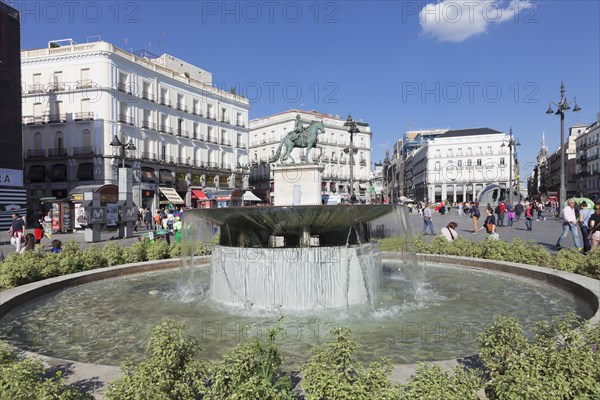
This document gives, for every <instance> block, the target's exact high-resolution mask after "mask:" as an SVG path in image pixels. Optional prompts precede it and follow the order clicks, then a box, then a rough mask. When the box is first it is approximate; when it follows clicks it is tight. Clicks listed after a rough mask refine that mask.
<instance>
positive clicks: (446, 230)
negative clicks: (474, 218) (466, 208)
mask: <svg viewBox="0 0 600 400" xmlns="http://www.w3.org/2000/svg"><path fill="white" fill-rule="evenodd" d="M457 226H458V224H457V223H456V222H454V221H453V222H450V223H448V225H446V226H445V227H443V228H442V229H440V233H441V234H442V236H443V237H445V238H446V240H447V241H449V242H452V241H454V240H456V239H457V238H458V233H457V232H456V227H457Z"/></svg>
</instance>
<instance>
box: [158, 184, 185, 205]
mask: <svg viewBox="0 0 600 400" xmlns="http://www.w3.org/2000/svg"><path fill="white" fill-rule="evenodd" d="M158 190H160V192H161V193H162V194H164V195H165V197H166V198H167V200H169V203H171V204H185V201H183V199H182V198H181V196H179V193H177V191H176V190H175V189H173V188H169V187H161V186H159V187H158Z"/></svg>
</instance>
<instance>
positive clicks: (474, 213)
mask: <svg viewBox="0 0 600 400" xmlns="http://www.w3.org/2000/svg"><path fill="white" fill-rule="evenodd" d="M479 218H481V212H480V211H479V205H478V204H474V203H473V202H471V219H473V233H477V232H479V228H478V227H477V221H478V220H479Z"/></svg>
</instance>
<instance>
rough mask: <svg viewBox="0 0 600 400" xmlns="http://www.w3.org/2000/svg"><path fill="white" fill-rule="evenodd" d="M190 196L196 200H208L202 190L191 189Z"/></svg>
mask: <svg viewBox="0 0 600 400" xmlns="http://www.w3.org/2000/svg"><path fill="white" fill-rule="evenodd" d="M192 196H194V197H195V198H196V199H198V200H209V198H208V196H207V195H206V193H204V191H203V190H198V189H192Z"/></svg>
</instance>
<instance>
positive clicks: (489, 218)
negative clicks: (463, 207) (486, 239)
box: [478, 207, 496, 235]
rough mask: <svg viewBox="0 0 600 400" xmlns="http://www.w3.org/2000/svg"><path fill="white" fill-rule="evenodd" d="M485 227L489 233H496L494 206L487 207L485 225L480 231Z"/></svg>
mask: <svg viewBox="0 0 600 400" xmlns="http://www.w3.org/2000/svg"><path fill="white" fill-rule="evenodd" d="M483 229H485V230H486V232H487V233H488V235H493V234H495V233H496V217H494V209H493V208H492V207H488V208H486V209H485V221H483V226H482V227H481V228H479V229H478V231H481V230H483Z"/></svg>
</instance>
